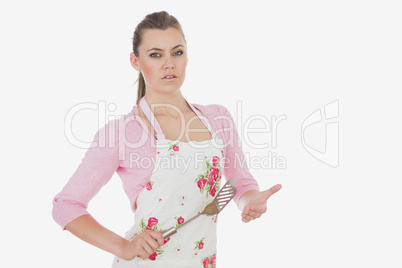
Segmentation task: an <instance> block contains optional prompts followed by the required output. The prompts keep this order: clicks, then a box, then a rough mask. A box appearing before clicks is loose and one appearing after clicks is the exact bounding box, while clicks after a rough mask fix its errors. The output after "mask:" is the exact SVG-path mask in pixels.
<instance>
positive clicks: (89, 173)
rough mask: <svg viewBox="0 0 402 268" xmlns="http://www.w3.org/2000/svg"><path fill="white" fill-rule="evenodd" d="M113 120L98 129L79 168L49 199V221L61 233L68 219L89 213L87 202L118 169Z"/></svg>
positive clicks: (116, 139)
mask: <svg viewBox="0 0 402 268" xmlns="http://www.w3.org/2000/svg"><path fill="white" fill-rule="evenodd" d="M116 122H117V120H112V121H109V122H108V123H107V124H106V125H105V126H104V127H102V128H101V129H99V130H98V131H97V132H96V134H95V136H94V138H93V141H92V143H91V145H90V147H89V148H88V150H87V151H86V153H85V155H84V158H83V159H82V161H81V163H80V165H79V166H78V168H77V169H76V171H75V172H74V173H73V175H72V176H71V177H70V179H69V180H68V182H67V184H66V185H65V186H64V187H63V189H62V190H61V192H59V193H58V194H57V195H56V196H55V197H54V198H53V210H52V216H53V219H54V220H55V221H56V223H58V224H59V225H60V226H61V227H62V229H63V230H65V226H66V225H67V224H68V223H69V222H71V221H72V220H74V219H76V218H78V217H80V216H82V215H85V214H89V213H88V211H87V207H88V203H89V201H90V200H91V199H92V198H93V197H94V196H95V195H96V194H97V193H98V192H99V190H100V189H101V188H102V187H103V186H104V185H105V184H106V183H107V182H108V181H109V180H110V179H111V177H112V176H113V174H114V172H115V171H116V169H117V168H118V166H119V139H118V136H119V135H118V134H117V135H116V129H118V128H116V127H115V126H116Z"/></svg>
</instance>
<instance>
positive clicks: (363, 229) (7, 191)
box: [0, 0, 402, 268]
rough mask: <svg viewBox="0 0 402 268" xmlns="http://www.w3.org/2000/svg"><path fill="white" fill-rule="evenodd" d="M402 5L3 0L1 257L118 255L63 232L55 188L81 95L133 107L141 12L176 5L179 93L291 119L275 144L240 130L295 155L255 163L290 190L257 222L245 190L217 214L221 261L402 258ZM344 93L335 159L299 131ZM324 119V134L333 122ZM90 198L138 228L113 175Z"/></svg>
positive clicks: (75, 151)
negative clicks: (68, 120) (243, 197)
mask: <svg viewBox="0 0 402 268" xmlns="http://www.w3.org/2000/svg"><path fill="white" fill-rule="evenodd" d="M6 2H7V3H6ZM397 2H398V1H350V0H349V1H275V2H274V1H270V2H264V3H263V2H262V1H260V2H258V1H242V2H237V1H202V2H194V1H160V2H151V1H141V2H140V1H14V2H11V1H3V2H1V4H0V25H1V26H0V27H1V35H0V38H1V49H0V58H1V61H0V67H1V79H0V86H1V118H2V120H1V121H2V127H1V141H2V182H3V183H2V187H1V188H0V199H1V200H0V201H1V203H0V204H1V211H2V220H1V223H0V224H1V229H0V232H1V234H0V237H1V239H0V241H1V242H0V243H1V248H2V252H1V255H2V258H1V260H0V266H1V267H59V268H62V267H110V264H111V261H112V255H111V254H109V253H107V252H104V251H102V250H99V249H97V248H95V247H93V246H91V245H89V244H86V243H85V242H82V241H81V240H79V239H78V238H76V237H75V236H73V235H72V234H71V233H69V232H68V231H62V230H61V228H60V227H59V226H58V225H57V224H56V223H55V222H54V221H53V219H52V216H51V210H52V198H53V197H54V195H56V194H57V193H58V192H59V191H60V190H61V188H62V187H63V186H64V184H65V183H66V182H67V180H68V179H69V177H70V176H71V175H72V174H73V172H74V171H75V169H76V168H77V166H78V165H79V163H80V162H81V159H82V157H83V156H84V154H85V151H86V149H85V148H77V147H74V146H73V145H72V144H70V143H69V141H68V140H67V138H66V137H65V135H64V118H65V116H66V114H67V113H68V111H69V109H71V108H72V107H73V106H74V105H77V104H79V103H84V102H88V103H95V104H97V103H98V102H99V101H104V102H106V103H107V104H109V103H114V104H115V105H116V107H117V110H116V111H115V112H113V113H110V115H122V114H126V113H128V112H129V111H130V110H131V109H132V107H133V105H134V104H135V102H136V94H137V92H136V91H137V85H134V86H133V83H134V82H135V80H136V78H137V72H136V71H135V70H134V69H133V68H132V67H131V65H130V64H129V53H130V52H131V49H132V45H131V37H132V33H133V31H134V28H135V26H136V24H137V23H138V22H139V21H140V20H142V18H143V17H144V16H145V15H146V14H148V13H151V12H154V11H160V10H166V11H168V12H169V13H171V14H172V15H174V16H175V17H176V18H177V19H178V20H179V21H180V22H181V24H182V26H183V29H184V32H185V35H186V39H187V45H188V53H189V66H188V69H187V78H186V82H185V83H184V85H183V87H182V93H183V95H184V96H185V97H186V98H187V99H188V100H189V101H190V102H192V103H199V104H204V105H206V104H212V103H219V104H222V105H224V106H226V107H227V108H228V109H229V110H230V112H231V113H232V115H233V116H234V117H235V119H236V118H237V117H238V115H237V108H236V105H237V103H238V102H239V101H240V102H241V104H242V111H243V114H242V116H243V118H244V120H243V124H244V121H245V119H247V118H248V117H250V116H253V115H263V116H265V117H267V118H271V116H273V115H275V116H280V115H286V117H287V119H286V120H284V121H282V122H281V123H280V124H279V127H278V132H277V135H278V136H277V147H276V148H272V147H270V148H266V149H255V148H252V146H248V144H245V143H243V149H244V151H245V152H248V153H249V154H250V155H255V156H257V155H258V156H264V155H267V152H268V151H272V152H275V153H277V155H279V156H282V157H284V158H286V163H287V166H286V169H282V170H281V169H274V168H270V169H267V168H266V169H262V168H250V171H251V173H252V174H253V175H254V176H255V178H256V179H257V181H258V182H259V184H260V187H261V189H268V188H269V187H271V186H272V185H274V184H276V183H281V184H282V185H283V188H282V189H281V190H280V191H279V192H278V193H277V194H275V195H274V196H272V198H271V199H270V200H269V201H268V212H267V213H266V214H264V215H263V217H262V218H260V219H259V220H256V221H254V222H252V223H248V224H245V223H242V222H241V220H240V211H238V210H237V208H236V206H235V205H234V203H231V204H230V205H229V206H228V207H227V209H225V211H223V212H222V215H221V216H220V219H219V224H218V226H219V230H218V232H219V237H218V239H219V240H218V259H217V261H218V267H221V268H222V267H246V266H247V267H311V268H312V267H320V268H321V267H401V265H402V260H401V258H400V253H401V250H402V245H401V241H402V240H401V239H402V232H401V228H400V226H401V225H402V217H401V205H402V195H401V193H400V189H401V188H400V186H401V184H400V183H399V182H400V180H401V178H402V177H401V171H400V163H401V156H400V152H401V149H402V148H401V147H402V146H401V134H402V131H401V119H400V117H401V114H402V113H401V112H402V109H401V105H400V97H397V96H400V95H399V94H397V92H398V90H399V91H400V90H401V84H402V83H401V71H402V66H401V62H402V57H401V56H402V55H401V49H400V48H401V47H402V40H401V25H402V19H401V16H400V14H401V11H402V10H401V8H400V6H398V4H397ZM336 100H338V101H339V118H338V122H339V166H338V167H336V168H334V167H330V166H329V165H326V164H325V163H323V162H321V161H319V160H317V159H316V158H314V157H312V156H311V155H310V154H309V153H308V152H307V151H306V150H305V149H304V148H303V146H302V144H301V136H300V135H301V125H302V122H303V121H304V120H305V119H306V118H307V117H308V116H309V115H310V114H311V113H312V112H314V111H315V110H317V109H320V108H323V106H325V105H326V104H328V103H330V102H332V101H336ZM97 120H98V115H97V112H96V111H92V112H91V111H87V112H82V113H80V114H78V115H77V116H76V117H75V118H74V131H75V134H76V135H77V137H79V138H80V140H82V141H86V142H90V141H91V139H92V138H93V135H94V134H95V132H96V131H97V130H98V121H97ZM100 124H101V125H103V124H104V123H102V122H101V123H100ZM257 125H259V126H260V127H261V126H262V124H258V123H256V124H255V125H254V126H255V127H257ZM237 127H238V129H239V130H240V129H241V125H238V126H237ZM322 127H323V128H322V129H321V130H320V129H319V128H317V129H316V131H322V135H325V129H324V127H325V126H324V125H323V126H322ZM264 135H269V134H255V137H254V140H257V141H258V140H259V139H260V140H261V142H262V141H263V140H264V141H265V140H267V136H264ZM318 136H320V135H318ZM313 142H314V141H313ZM315 142H316V144H315V145H314V146H316V147H318V146H319V144H322V141H318V140H315ZM398 186H399V187H398ZM89 211H90V212H91V213H92V215H93V216H94V217H95V218H96V219H97V220H98V221H100V222H101V223H102V224H103V225H104V226H106V227H107V228H110V229H112V230H113V231H115V232H116V233H119V234H121V235H123V234H124V233H125V231H126V230H127V229H128V228H129V227H130V226H131V224H132V221H133V214H132V212H131V211H130V207H129V202H128V199H127V197H126V196H125V194H124V192H123V189H122V186H121V181H120V178H119V177H118V175H117V174H115V175H114V176H113V178H112V179H111V181H110V182H109V183H108V184H107V185H106V186H105V187H104V188H103V189H102V190H101V191H100V193H99V194H98V195H97V196H96V197H95V198H94V199H93V200H92V202H91V203H90V206H89Z"/></svg>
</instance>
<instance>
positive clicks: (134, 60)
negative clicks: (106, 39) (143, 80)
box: [130, 52, 141, 71]
mask: <svg viewBox="0 0 402 268" xmlns="http://www.w3.org/2000/svg"><path fill="white" fill-rule="evenodd" d="M130 63H131V66H133V68H134V69H136V70H137V71H141V67H140V63H139V62H138V58H137V57H136V56H135V55H134V52H131V53H130Z"/></svg>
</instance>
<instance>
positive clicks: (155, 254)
mask: <svg viewBox="0 0 402 268" xmlns="http://www.w3.org/2000/svg"><path fill="white" fill-rule="evenodd" d="M156 256H158V254H157V253H156V252H154V253H153V254H152V255H151V256H149V258H148V259H150V260H151V261H154V260H155V259H156Z"/></svg>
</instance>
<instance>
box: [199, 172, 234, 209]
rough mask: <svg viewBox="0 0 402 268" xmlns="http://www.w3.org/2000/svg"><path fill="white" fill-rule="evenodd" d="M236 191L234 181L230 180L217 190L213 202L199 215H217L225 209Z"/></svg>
mask: <svg viewBox="0 0 402 268" xmlns="http://www.w3.org/2000/svg"><path fill="white" fill-rule="evenodd" d="M236 191H237V188H236V183H235V181H234V180H233V179H232V178H230V179H229V180H228V181H227V182H226V183H225V185H223V187H222V188H221V189H220V190H219V192H218V194H217V195H216V196H215V198H214V200H213V201H212V202H211V203H209V204H208V206H206V207H205V209H204V210H203V211H202V212H201V213H200V214H206V215H214V214H218V213H219V212H221V211H222V209H224V208H225V207H226V205H227V204H228V203H229V202H230V200H232V198H233V197H234V196H235V194H236Z"/></svg>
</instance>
